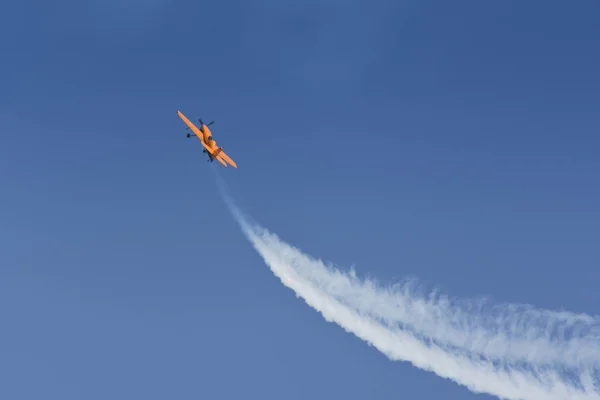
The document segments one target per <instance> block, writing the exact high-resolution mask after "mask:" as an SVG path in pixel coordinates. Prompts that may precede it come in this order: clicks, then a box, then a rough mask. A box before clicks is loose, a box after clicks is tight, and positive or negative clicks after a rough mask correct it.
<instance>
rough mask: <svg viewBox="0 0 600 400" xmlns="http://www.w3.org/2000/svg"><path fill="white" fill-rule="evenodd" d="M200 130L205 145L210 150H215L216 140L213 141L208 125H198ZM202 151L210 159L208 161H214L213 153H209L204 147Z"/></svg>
mask: <svg viewBox="0 0 600 400" xmlns="http://www.w3.org/2000/svg"><path fill="white" fill-rule="evenodd" d="M200 132H202V138H203V139H204V143H206V145H207V146H208V147H210V148H211V149H212V150H217V142H216V141H215V139H213V137H212V132H211V131H210V129H209V128H208V126H206V125H204V124H202V125H201V126H200ZM202 152H203V153H206V154H207V155H208V159H209V160H210V162H213V161H215V157H213V155H212V154H210V153H209V152H208V151H207V150H206V149H203V150H202Z"/></svg>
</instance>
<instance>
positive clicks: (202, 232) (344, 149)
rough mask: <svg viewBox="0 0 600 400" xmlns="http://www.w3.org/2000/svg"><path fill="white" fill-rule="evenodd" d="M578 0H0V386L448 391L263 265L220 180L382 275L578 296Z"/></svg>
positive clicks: (408, 394) (295, 237) (591, 98)
mask: <svg viewBox="0 0 600 400" xmlns="http://www.w3.org/2000/svg"><path fill="white" fill-rule="evenodd" d="M598 15H600V4H599V3H598V2H596V1H591V0H582V1H577V2H564V1H560V2H559V1H543V2H542V1H538V2H520V1H502V2H501V1H496V2H481V1H452V2H448V1H414V0H413V1H395V0H390V1H356V0H352V1H348V2H342V1H333V0H326V1H308V2H304V4H302V5H301V4H299V2H293V1H287V0H264V1H247V0H231V1H226V2H225V1H224V2H194V1H168V0H154V1H153V2H143V1H141V0H140V1H134V0H123V1H117V0H108V1H101V0H94V1H90V0H85V1H74V0H67V1H62V2H58V3H57V2H48V1H41V0H27V1H23V2H21V3H19V2H7V3H6V4H4V5H3V6H2V7H1V9H0V35H1V39H0V50H1V51H2V53H1V54H2V61H1V63H0V133H1V135H0V149H1V157H0V167H1V170H2V174H1V184H2V197H1V201H2V203H1V205H2V207H1V208H0V239H1V241H0V243H1V251H0V318H1V321H2V322H1V326H0V377H1V379H0V381H1V383H0V397H1V398H3V399H11V400H21V399H40V398H44V399H60V400H70V399H82V398H85V399H90V400H92V399H106V398H111V399H132V398H140V399H142V398H143V399H146V400H154V399H165V398H173V399H199V398H211V399H229V398H236V399H237V398H240V397H244V398H245V397H252V398H261V399H281V398H286V399H305V398H328V399H332V398H336V399H337V398H343V399H348V400H352V399H365V398H376V399H398V398H419V399H439V398H442V397H443V398H444V399H471V398H473V399H474V398H487V396H479V397H478V396H474V395H472V394H471V393H469V392H468V391H467V390H466V389H464V388H462V387H458V386H457V385H455V384H454V383H452V382H449V381H445V380H443V379H440V378H438V377H437V376H435V375H433V374H431V373H427V372H423V371H419V370H417V369H415V368H413V367H411V366H409V365H407V364H404V363H392V362H390V361H388V360H387V359H386V358H385V357H384V356H383V355H381V354H380V353H378V352H377V351H376V350H375V349H373V348H371V347H369V346H367V345H366V344H364V343H363V342H361V341H360V340H358V339H357V338H355V337H354V336H352V335H350V334H347V333H346V332H344V331H343V330H342V329H340V328H339V327H338V326H336V325H334V324H330V323H326V322H325V321H324V320H323V318H322V317H321V316H320V315H318V314H317V313H316V312H314V310H312V309H310V308H309V307H308V306H306V304H304V302H303V301H301V300H300V299H297V298H295V297H294V295H293V293H292V292H291V291H290V290H288V289H286V288H285V287H283V286H282V285H281V283H280V282H279V280H278V279H276V278H275V277H274V276H273V275H272V274H271V272H270V271H269V270H268V268H267V267H266V266H265V265H264V263H263V262H262V260H261V259H260V257H258V255H257V254H256V253H255V252H254V250H253V249H252V248H251V247H250V245H249V243H247V241H246V240H245V238H244V237H243V236H242V234H241V233H240V232H239V230H238V228H237V226H236V225H235V223H234V221H233V220H232V219H231V217H230V215H229V214H228V212H227V209H226V207H225V206H224V204H223V203H222V201H221V199H220V197H219V194H218V192H217V189H216V185H215V182H214V179H213V176H212V172H211V168H216V167H220V166H219V165H217V164H214V165H209V164H208V163H206V162H205V156H204V154H202V152H201V146H200V144H199V143H198V142H197V141H191V140H187V139H186V138H185V129H184V128H185V126H184V124H183V123H182V121H181V120H180V119H179V118H178V117H177V113H176V112H177V110H178V109H180V110H182V111H183V112H184V113H185V114H186V115H188V116H189V117H190V118H198V117H202V118H204V119H206V120H213V119H214V120H216V124H215V125H213V126H212V128H213V133H214V135H215V138H216V139H217V141H218V143H219V144H220V145H223V146H224V148H225V150H226V151H227V152H228V154H229V155H230V156H231V157H232V158H233V159H234V160H235V161H236V162H237V163H238V166H239V169H238V170H233V169H231V168H228V169H223V168H221V170H220V174H221V176H223V177H224V179H225V180H226V181H227V182H228V185H229V186H230V188H231V190H232V192H233V195H234V197H235V198H236V200H237V201H238V202H239V204H240V206H241V207H242V208H243V209H244V210H245V211H246V212H248V213H249V214H250V215H252V216H253V217H254V218H256V219H257V220H258V221H259V222H260V223H262V224H263V225H265V226H266V227H267V228H269V229H272V230H273V231H274V232H276V233H277V234H279V235H280V236H281V237H282V238H283V239H284V240H286V241H288V242H290V243H292V244H294V245H297V246H299V247H300V248H301V249H303V250H304V251H306V252H308V253H309V254H312V255H314V256H317V257H323V258H325V259H328V260H331V261H333V262H335V263H337V264H338V265H341V266H347V267H349V266H351V265H354V266H355V267H356V269H357V271H358V272H359V273H360V274H362V275H365V274H367V275H371V276H375V277H377V278H379V279H380V280H382V281H390V282H391V281H393V280H394V279H400V278H403V277H405V276H417V277H419V278H421V279H423V280H424V281H425V282H427V283H429V284H431V285H436V286H439V287H440V288H441V290H443V291H444V292H445V293H448V294H450V295H453V296H459V297H472V296H478V295H482V294H489V295H492V296H493V297H494V298H495V299H496V300H498V301H509V302H519V303H523V302H525V303H532V304H534V305H536V306H539V307H544V308H552V309H554V308H563V307H564V308H566V309H569V310H572V311H577V312H587V313H598V312H599V311H600V310H599V306H598V305H599V304H600V295H599V294H598V281H599V279H600V273H599V272H598V266H599V265H600V263H599V261H600V246H598V243H600V211H599V210H600V209H599V207H598V205H599V204H600V185H599V182H600V156H599V155H600V122H599V119H600V113H599V111H598V110H599V106H600V100H599V99H600V97H599V95H598V93H600V74H599V73H598V71H600V53H599V52H598V49H599V48H600V30H599V29H598Z"/></svg>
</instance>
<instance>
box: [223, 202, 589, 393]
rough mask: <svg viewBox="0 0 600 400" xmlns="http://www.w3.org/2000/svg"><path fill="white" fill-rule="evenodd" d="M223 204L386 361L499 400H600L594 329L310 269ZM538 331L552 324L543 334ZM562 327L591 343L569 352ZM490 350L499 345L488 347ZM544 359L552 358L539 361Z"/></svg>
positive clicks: (302, 291)
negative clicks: (553, 333)
mask: <svg viewBox="0 0 600 400" xmlns="http://www.w3.org/2000/svg"><path fill="white" fill-rule="evenodd" d="M224 197H225V199H226V201H227V203H228V205H229V207H230V210H231V212H232V214H233V215H234V217H235V219H236V221H237V222H238V223H239V224H240V227H241V228H242V231H243V232H244V234H245V235H246V237H247V238H248V239H249V240H250V242H251V243H252V244H253V245H254V247H255V249H256V250H257V251H258V252H259V254H260V255H261V256H262V257H263V259H264V261H265V262H266V264H267V265H268V266H269V267H270V268H271V270H272V271H273V273H274V274H275V275H276V276H278V277H279V278H280V279H281V281H282V282H283V283H284V284H285V285H286V286H287V287H289V288H291V289H292V290H294V292H295V293H296V295H297V296H300V297H302V298H303V299H304V300H305V301H306V302H307V303H308V304H309V305H310V306H311V307H313V308H315V309H316V310H317V311H319V312H321V314H323V316H324V317H325V318H326V319H327V320H328V321H333V322H336V323H337V324H339V325H340V326H342V327H343V328H344V329H346V330H347V331H349V332H352V333H354V334H355V335H356V336H358V337H359V338H361V339H363V340H365V341H367V342H369V343H371V344H372V345H373V346H375V347H376V348H377V349H379V350H380V351H381V352H383V353H384V354H386V355H387V356H388V357H389V358H391V359H393V360H402V361H408V362H410V363H412V364H413V365H415V366H417V367H418V368H421V369H425V370H429V371H432V372H434V373H436V374H437V375H439V376H441V377H444V378H448V379H451V380H453V381H455V382H456V383H458V384H460V385H463V386H466V387H467V388H469V389H470V390H471V391H473V392H476V393H478V392H483V393H489V394H492V395H495V396H497V397H500V398H507V399H545V400H549V399H600V391H599V389H598V377H597V369H596V366H597V365H598V357H597V356H594V353H593V352H594V351H597V346H598V343H597V342H594V340H593V339H594V336H595V335H597V329H598V327H597V325H594V323H595V322H596V321H597V320H596V319H594V318H592V317H588V316H585V315H574V314H570V313H553V312H549V311H540V310H536V309H534V308H532V307H523V306H520V307H517V306H510V305H509V306H502V307H501V309H502V312H503V314H493V313H492V314H490V313H486V310H485V309H475V310H470V309H469V307H460V305H458V306H457V305H456V304H453V303H452V302H449V301H444V300H439V299H437V298H435V297H433V298H431V299H429V300H427V299H425V298H424V297H423V296H416V295H415V294H414V293H412V292H411V291H410V290H409V289H408V286H404V287H403V290H400V291H398V290H390V289H382V288H378V287H377V285H375V284H374V283H373V282H369V281H367V282H362V281H360V280H359V279H358V278H356V276H355V275H354V274H353V273H350V274H344V273H342V272H340V271H338V270H335V269H333V268H331V267H328V266H326V265H324V264H323V263H322V262H320V261H318V260H314V259H312V258H311V257H309V256H307V255H305V254H303V253H302V252H300V251H299V250H298V249H296V248H294V247H292V246H290V245H288V244H286V243H284V242H282V241H281V240H279V238H278V237H277V236H276V235H274V234H272V233H269V232H268V231H266V230H264V229H263V228H261V227H260V226H258V225H257V224H253V223H249V222H248V220H247V218H245V217H244V216H243V215H242V213H241V212H240V211H239V210H238V209H237V207H236V206H235V205H234V204H233V202H232V201H231V200H230V199H229V198H228V197H227V196H226V195H224ZM492 311H493V310H492ZM540 321H545V322H547V324H546V325H540V323H539V322H540ZM560 324H562V328H563V330H564V329H567V328H568V329H571V330H573V327H574V326H575V327H578V326H581V325H582V324H584V326H586V327H587V331H588V333H591V335H592V336H591V337H586V336H584V335H583V333H579V336H577V338H575V339H573V340H572V341H571V342H566V341H565V339H564V338H562V337H561V336H557V337H555V338H553V339H551V338H550V337H549V336H548V335H547V334H546V332H547V329H548V327H550V328H553V327H555V326H557V325H560ZM545 329H546V330H545ZM486 340H487V341H488V342H489V341H491V342H492V345H491V346H490V345H488V346H486V345H485V344H484V342H485V341H486ZM477 341H479V342H477ZM478 343H479V344H478ZM540 349H541V350H543V351H549V352H550V353H551V355H550V356H543V355H542V356H539V355H537V353H536V350H537V351H539V350H540ZM590 352H592V354H591V355H590ZM596 354H597V353H596ZM524 355H525V356H524ZM492 356H493V357H492ZM489 358H494V360H490V359H489ZM517 359H521V360H524V361H527V362H528V363H518V362H516V361H515V360H517ZM577 365H578V367H577V368H575V367H573V366H577ZM569 367H570V369H569Z"/></svg>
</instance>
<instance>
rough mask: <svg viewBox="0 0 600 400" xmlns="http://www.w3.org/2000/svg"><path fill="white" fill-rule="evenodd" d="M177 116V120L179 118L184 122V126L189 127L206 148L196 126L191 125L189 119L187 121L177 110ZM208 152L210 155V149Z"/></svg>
mask: <svg viewBox="0 0 600 400" xmlns="http://www.w3.org/2000/svg"><path fill="white" fill-rule="evenodd" d="M177 114H178V115H179V118H181V119H182V120H183V122H185V124H186V125H187V126H189V127H190V129H191V130H192V131H194V133H195V134H196V136H198V139H200V141H201V142H202V144H203V145H204V147H206V145H205V144H204V140H202V132H200V129H198V127H197V126H196V125H194V124H192V122H191V121H190V120H189V119H187V118H186V116H185V115H183V114H182V113H181V111H179V110H177ZM207 149H208V147H207ZM208 151H210V152H211V153H212V151H211V150H210V149H208Z"/></svg>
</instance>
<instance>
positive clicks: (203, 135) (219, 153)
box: [177, 110, 237, 168]
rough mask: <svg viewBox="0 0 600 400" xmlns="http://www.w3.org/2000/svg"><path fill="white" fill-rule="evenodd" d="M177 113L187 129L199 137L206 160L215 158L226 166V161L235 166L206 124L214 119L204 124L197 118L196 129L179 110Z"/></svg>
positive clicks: (189, 135) (188, 135)
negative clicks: (198, 125) (218, 145)
mask: <svg viewBox="0 0 600 400" xmlns="http://www.w3.org/2000/svg"><path fill="white" fill-rule="evenodd" d="M177 114H179V117H180V118H181V119H182V120H183V122H185V123H186V125H187V126H188V127H189V128H188V129H191V130H192V131H193V132H194V133H195V134H196V136H198V139H200V143H202V146H204V150H202V152H203V153H206V154H208V160H207V161H210V162H213V161H214V160H215V159H216V160H217V161H219V162H220V163H221V164H223V165H224V166H227V163H229V164H231V165H232V166H233V168H237V165H236V163H235V162H234V161H233V160H232V159H231V158H229V156H228V155H227V154H225V152H224V151H223V148H222V147H217V142H215V139H213V137H212V133H211V131H210V129H208V125H212V124H213V123H214V121H213V122H210V123H209V124H208V125H205V124H204V122H202V120H201V119H198V122H200V129H198V127H197V126H196V125H194V124H192V123H191V121H190V120H189V119H187V118H186V117H185V115H183V114H182V113H181V111H179V110H177ZM191 136H192V135H191V134H190V133H188V134H187V137H188V138H189V137H191Z"/></svg>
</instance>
